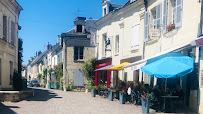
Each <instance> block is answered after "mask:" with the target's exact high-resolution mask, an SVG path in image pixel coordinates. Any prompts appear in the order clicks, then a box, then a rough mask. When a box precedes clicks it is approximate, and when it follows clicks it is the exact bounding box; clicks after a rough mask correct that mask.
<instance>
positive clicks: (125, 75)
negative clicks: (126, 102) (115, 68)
mask: <svg viewBox="0 0 203 114" xmlns="http://www.w3.org/2000/svg"><path fill="white" fill-rule="evenodd" d="M127 76H128V73H127V72H124V79H123V81H124V82H125V83H127Z"/></svg>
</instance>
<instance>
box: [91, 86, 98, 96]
mask: <svg viewBox="0 0 203 114" xmlns="http://www.w3.org/2000/svg"><path fill="white" fill-rule="evenodd" d="M96 90H97V86H91V95H92V97H95V96H96Z"/></svg>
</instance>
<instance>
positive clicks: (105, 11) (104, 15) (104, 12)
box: [104, 8, 107, 16]
mask: <svg viewBox="0 0 203 114" xmlns="http://www.w3.org/2000/svg"><path fill="white" fill-rule="evenodd" d="M106 14H107V13H106V8H104V16H105V15H106Z"/></svg>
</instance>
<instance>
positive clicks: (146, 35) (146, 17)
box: [144, 11, 149, 42]
mask: <svg viewBox="0 0 203 114" xmlns="http://www.w3.org/2000/svg"><path fill="white" fill-rule="evenodd" d="M148 40H149V12H148V11H146V12H145V15H144V42H146V41H148Z"/></svg>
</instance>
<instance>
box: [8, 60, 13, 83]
mask: <svg viewBox="0 0 203 114" xmlns="http://www.w3.org/2000/svg"><path fill="white" fill-rule="evenodd" d="M9 64H10V84H13V62H12V61H10V62H9Z"/></svg>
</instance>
